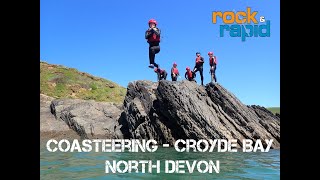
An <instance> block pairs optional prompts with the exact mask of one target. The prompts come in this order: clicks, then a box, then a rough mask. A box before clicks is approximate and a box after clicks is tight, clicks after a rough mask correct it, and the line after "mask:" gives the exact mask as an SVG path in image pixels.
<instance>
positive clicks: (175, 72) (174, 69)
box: [171, 62, 179, 81]
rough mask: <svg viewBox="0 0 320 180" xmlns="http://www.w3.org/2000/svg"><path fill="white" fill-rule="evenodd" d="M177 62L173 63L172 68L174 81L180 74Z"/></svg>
mask: <svg viewBox="0 0 320 180" xmlns="http://www.w3.org/2000/svg"><path fill="white" fill-rule="evenodd" d="M177 66H178V65H177V63H175V62H174V63H173V65H172V68H171V79H172V81H177V79H178V76H179V70H178V68H177Z"/></svg>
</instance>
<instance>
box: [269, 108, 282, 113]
mask: <svg viewBox="0 0 320 180" xmlns="http://www.w3.org/2000/svg"><path fill="white" fill-rule="evenodd" d="M267 109H268V110H269V111H271V112H272V113H273V114H276V113H278V114H280V107H269V108H267Z"/></svg>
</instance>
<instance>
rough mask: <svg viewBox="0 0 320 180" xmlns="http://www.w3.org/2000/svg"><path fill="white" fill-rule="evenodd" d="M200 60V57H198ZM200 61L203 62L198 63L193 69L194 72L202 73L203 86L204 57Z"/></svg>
mask: <svg viewBox="0 0 320 180" xmlns="http://www.w3.org/2000/svg"><path fill="white" fill-rule="evenodd" d="M197 58H198V57H197ZM200 60H201V61H202V62H196V65H195V66H194V68H193V72H194V73H196V72H198V71H199V72H200V77H201V85H203V63H204V59H203V57H201V56H200Z"/></svg>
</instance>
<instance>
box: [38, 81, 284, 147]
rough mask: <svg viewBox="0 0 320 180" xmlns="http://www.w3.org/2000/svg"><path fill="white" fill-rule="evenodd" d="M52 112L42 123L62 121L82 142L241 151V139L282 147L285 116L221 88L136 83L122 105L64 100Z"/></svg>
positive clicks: (180, 83)
mask: <svg viewBox="0 0 320 180" xmlns="http://www.w3.org/2000/svg"><path fill="white" fill-rule="evenodd" d="M42 104H43V105H44V104H46V106H48V103H42ZM43 109H45V110H46V112H47V110H48V109H46V107H44V106H43ZM49 109H50V110H49V111H51V114H52V115H53V116H52V115H51V117H50V118H49V119H48V118H47V120H46V121H43V122H47V121H50V123H53V122H55V123H60V125H61V127H60V126H57V128H59V127H60V129H66V127H68V128H69V129H72V130H73V131H74V132H76V133H77V135H78V136H79V137H81V138H135V139H155V140H156V141H157V142H158V143H160V144H162V143H169V144H171V145H173V144H174V142H175V141H176V140H177V139H195V140H199V139H237V140H238V143H239V144H238V145H239V147H241V146H242V144H241V142H242V139H252V140H256V139H261V140H264V139H273V140H274V141H273V143H272V148H279V147H280V117H279V116H275V115H274V114H272V113H271V112H270V111H268V110H267V109H265V108H264V107H260V106H246V105H244V104H242V103H241V102H240V101H239V100H238V99H237V98H236V97H235V96H234V95H233V94H232V93H230V92H228V91H227V90H226V89H225V88H223V87H222V86H221V85H219V84H208V85H206V86H198V85H197V84H196V83H194V82H189V81H177V82H171V81H165V80H163V81H160V82H151V81H135V82H132V83H129V85H128V88H127V94H126V97H125V100H124V102H123V105H116V104H113V103H102V102H95V101H85V100H77V99H75V100H71V99H64V100H63V99H61V100H51V104H50V108H49ZM43 112H44V110H43ZM46 115H47V116H49V114H48V112H47V114H46ZM52 117H55V118H52ZM62 122H63V123H62ZM61 123H62V124H61ZM53 124H54V123H53ZM53 127H55V126H53ZM41 128H42V129H41V131H54V129H48V128H47V127H46V126H45V125H44V126H41ZM262 142H264V141H262ZM264 145H266V144H264Z"/></svg>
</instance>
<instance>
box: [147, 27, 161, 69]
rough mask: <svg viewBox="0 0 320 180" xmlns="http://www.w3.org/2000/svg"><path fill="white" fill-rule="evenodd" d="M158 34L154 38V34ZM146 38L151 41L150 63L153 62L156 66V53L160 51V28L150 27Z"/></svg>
mask: <svg viewBox="0 0 320 180" xmlns="http://www.w3.org/2000/svg"><path fill="white" fill-rule="evenodd" d="M154 34H155V35H156V38H155V39H153V38H152V37H153V35H154ZM145 38H146V39H147V40H148V43H149V61H150V64H153V65H154V66H155V67H158V64H157V63H155V60H154V59H155V55H156V54H157V53H159V52H160V45H159V44H160V29H159V28H157V27H155V28H153V29H151V28H149V29H148V30H147V31H146V33H145Z"/></svg>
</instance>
